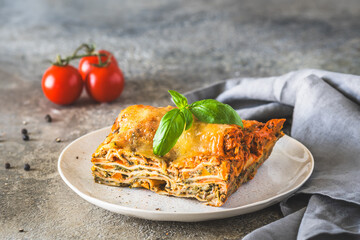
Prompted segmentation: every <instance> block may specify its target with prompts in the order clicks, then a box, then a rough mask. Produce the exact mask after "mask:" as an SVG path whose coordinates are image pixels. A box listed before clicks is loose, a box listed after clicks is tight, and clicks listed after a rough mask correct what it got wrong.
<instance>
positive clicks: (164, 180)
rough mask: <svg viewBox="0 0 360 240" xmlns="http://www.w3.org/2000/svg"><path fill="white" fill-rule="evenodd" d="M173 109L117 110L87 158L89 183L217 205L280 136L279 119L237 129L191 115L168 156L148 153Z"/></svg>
mask: <svg viewBox="0 0 360 240" xmlns="http://www.w3.org/2000/svg"><path fill="white" fill-rule="evenodd" d="M173 108H174V107H171V106H168V107H162V108H157V107H152V106H143V105H134V106H130V107H128V108H126V109H124V110H122V111H121V112H120V114H119V116H118V117H117V119H116V120H115V122H114V125H113V126H112V128H111V132H110V134H109V135H108V136H107V137H106V139H105V140H104V142H103V143H101V144H100V146H99V147H98V148H97V149H96V151H95V153H94V154H93V155H92V159H91V162H92V163H93V166H92V173H93V175H94V178H95V182H97V183H102V184H106V185H110V186H121V187H143V188H146V189H149V190H151V191H154V192H156V193H159V194H164V195H172V196H176V197H187V198H196V199H197V200H199V201H201V202H203V203H205V204H207V205H210V206H216V207H218V206H221V205H223V204H224V203H225V202H226V200H227V199H228V198H229V196H230V195H231V194H232V193H234V192H235V191H236V190H237V189H238V188H239V186H240V185H241V184H243V183H245V182H247V181H249V180H250V179H252V178H253V177H254V176H255V174H256V171H257V169H258V168H259V167H260V166H261V164H262V163H263V162H264V161H265V160H266V159H267V158H268V157H269V155H270V153H271V151H272V149H273V147H274V145H275V143H276V141H277V140H278V139H279V138H280V137H281V136H283V133H282V131H281V129H282V126H283V123H284V121H285V120H284V119H272V120H270V121H268V122H267V123H261V122H257V121H248V120H243V125H244V127H243V128H241V127H240V126H238V125H227V124H209V123H204V122H200V121H198V120H197V119H196V118H195V117H194V122H193V125H192V126H191V128H190V129H188V130H187V131H184V132H183V133H182V135H181V136H180V138H179V139H178V141H177V143H176V144H175V146H174V147H173V148H172V149H171V150H170V152H168V153H167V154H165V155H164V156H162V157H159V156H157V155H155V154H154V153H153V138H154V135H155V132H156V130H157V128H158V126H159V123H160V120H161V118H162V117H163V116H164V115H165V114H166V113H167V112H168V111H170V110H171V109H173Z"/></svg>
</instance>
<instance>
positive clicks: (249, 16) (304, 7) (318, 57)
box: [0, 0, 360, 239]
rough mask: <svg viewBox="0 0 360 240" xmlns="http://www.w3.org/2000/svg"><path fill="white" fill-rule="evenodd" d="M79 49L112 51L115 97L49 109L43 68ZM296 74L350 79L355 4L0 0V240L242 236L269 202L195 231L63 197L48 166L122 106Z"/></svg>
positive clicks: (358, 50)
mask: <svg viewBox="0 0 360 240" xmlns="http://www.w3.org/2000/svg"><path fill="white" fill-rule="evenodd" d="M88 41H93V42H95V43H97V45H98V46H99V47H100V48H105V49H108V50H111V51H113V52H114V54H115V56H116V57H117V59H118V62H119V65H120V66H121V68H122V69H123V71H124V73H125V75H126V87H125V90H124V93H123V94H122V95H121V97H120V98H119V99H118V100H116V101H115V102H114V103H111V104H97V103H94V102H93V101H91V100H89V99H88V98H87V97H86V94H85V93H84V94H83V95H82V97H81V99H80V100H79V101H78V102H77V103H76V104H74V105H72V106H68V107H61V106H56V105H54V104H52V103H50V102H49V101H48V100H46V99H45V97H44V96H43V94H42V92H41V87H40V82H41V76H42V73H43V72H44V70H45V69H46V68H47V67H48V63H46V61H45V60H46V59H51V58H54V57H55V55H56V53H63V54H69V53H71V52H72V50H73V49H74V48H75V47H76V46H78V45H79V44H80V43H82V42H88ZM300 68H322V69H326V70H332V71H339V72H346V73H352V74H360V3H359V1H358V0H346V1H337V0H307V1H286V0H260V1H252V0H247V1H237V0H226V1H220V0H219V1H215V0H213V1H165V0H155V1H146V0H144V1H130V0H128V1H104V2H103V1H95V0H93V1H84V2H81V1H62V2H59V1H50V0H38V1H22V2H20V1H4V0H0V153H1V154H0V239H98V238H104V239H110V238H111V239H241V238H242V237H243V236H245V235H246V234H247V233H249V232H251V231H252V230H254V229H256V228H258V227H261V226H263V225H265V224H267V223H270V222H272V221H274V220H276V219H279V218H280V217H281V213H280V211H279V207H278V206H277V205H275V206H273V207H270V208H267V209H265V210H262V211H258V212H255V213H251V214H247V215H243V216H238V217H233V218H229V219H224V220H217V221H209V222H200V223H177V222H152V221H146V220H141V219H136V218H132V217H126V216H122V215H118V214H113V213H111V212H108V211H106V210H103V209H101V208H98V207H95V206H93V205H91V204H89V203H87V202H86V201H84V200H82V199H81V198H80V197H78V196H77V195H76V194H75V193H74V192H72V191H71V190H70V189H69V188H68V187H67V186H66V185H65V184H64V182H63V181H62V180H61V179H60V176H59V174H58V173H57V167H56V166H57V159H58V156H59V154H60V152H61V150H62V149H63V148H64V147H65V146H66V145H67V144H69V143H70V142H71V141H72V140H74V139H76V138H78V137H80V136H81V135H83V134H85V133H88V132H90V131H93V130H96V129H98V128H101V127H104V126H108V125H110V124H112V122H113V121H114V118H115V117H116V115H117V114H118V112H119V111H120V110H121V109H122V108H124V107H126V106H129V105H132V104H151V105H156V106H164V105H167V104H169V97H168V94H167V90H168V89H175V90H178V91H180V92H186V91H188V90H192V89H194V88H198V87H201V86H206V85H208V84H210V83H213V82H216V81H219V80H221V79H226V78H231V77H238V76H244V77H245V76H252V77H256V76H270V75H277V74H282V73H286V72H288V71H291V70H296V69H300ZM45 114H51V115H52V116H53V119H54V121H53V122H52V123H50V124H49V123H47V122H45V120H44V116H45ZM23 121H27V122H28V124H27V125H26V126H24V125H23V123H22V122H23ZM24 127H26V128H27V129H28V131H29V132H30V138H31V140H30V141H29V142H24V141H22V139H21V134H20V131H21V129H22V128H24ZM57 137H60V138H61V139H62V142H60V143H57V142H55V139H56V138H57ZM5 162H10V163H11V165H12V166H13V168H12V169H10V170H6V169H5V168H4V164H5ZM24 163H29V164H30V165H31V167H32V170H31V171H29V172H25V171H24V170H23V165H24ZM19 229H24V232H19Z"/></svg>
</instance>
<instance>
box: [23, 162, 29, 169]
mask: <svg viewBox="0 0 360 240" xmlns="http://www.w3.org/2000/svg"><path fill="white" fill-rule="evenodd" d="M24 170H25V171H29V170H30V165H29V164H28V163H26V164H25V165H24Z"/></svg>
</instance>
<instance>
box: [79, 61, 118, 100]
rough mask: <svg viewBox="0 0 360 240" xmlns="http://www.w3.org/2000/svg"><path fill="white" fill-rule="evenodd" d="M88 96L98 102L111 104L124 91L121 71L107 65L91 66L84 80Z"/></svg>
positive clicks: (111, 65)
mask: <svg viewBox="0 0 360 240" xmlns="http://www.w3.org/2000/svg"><path fill="white" fill-rule="evenodd" d="M85 87H86V91H87V92H88V94H89V95H90V96H91V97H92V98H93V99H94V100H95V101H98V102H111V101H114V100H115V99H116V98H117V97H119V96H120V94H121V93H122V91H123V89H124V76H123V74H122V72H121V70H120V69H119V68H118V67H117V66H115V65H113V64H109V65H108V66H106V67H97V66H91V69H90V72H89V73H88V74H87V76H86V78H85Z"/></svg>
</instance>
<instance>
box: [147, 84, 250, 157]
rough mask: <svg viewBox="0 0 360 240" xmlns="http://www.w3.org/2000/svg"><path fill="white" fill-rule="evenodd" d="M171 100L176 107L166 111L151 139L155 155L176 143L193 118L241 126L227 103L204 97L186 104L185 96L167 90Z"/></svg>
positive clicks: (237, 117) (169, 148)
mask: <svg viewBox="0 0 360 240" xmlns="http://www.w3.org/2000/svg"><path fill="white" fill-rule="evenodd" d="M169 93H170V95H171V97H172V100H173V102H174V103H175V104H176V106H177V107H178V108H175V109H173V110H170V111H169V112H167V113H166V114H165V115H164V116H163V118H162V119H161V121H160V125H159V128H158V129H157V131H156V133H155V136H154V140H153V152H154V154H155V155H158V156H164V155H165V154H166V153H168V152H169V151H170V150H171V149H172V148H173V147H174V146H175V144H176V142H177V140H178V139H179V137H180V136H181V134H182V133H183V131H184V129H185V131H186V130H189V129H190V127H191V125H192V123H193V121H194V119H193V114H194V115H195V117H196V118H197V119H199V120H200V121H202V122H206V123H221V124H236V125H239V126H241V127H243V123H242V120H241V118H240V116H239V115H238V114H237V113H236V111H235V110H234V109H233V108H232V107H231V106H229V105H227V104H224V103H221V102H218V101H216V100H214V99H205V100H201V101H197V102H194V103H192V104H190V105H189V104H188V101H187V99H186V97H185V96H184V95H182V94H180V93H178V92H176V91H173V90H169Z"/></svg>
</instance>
